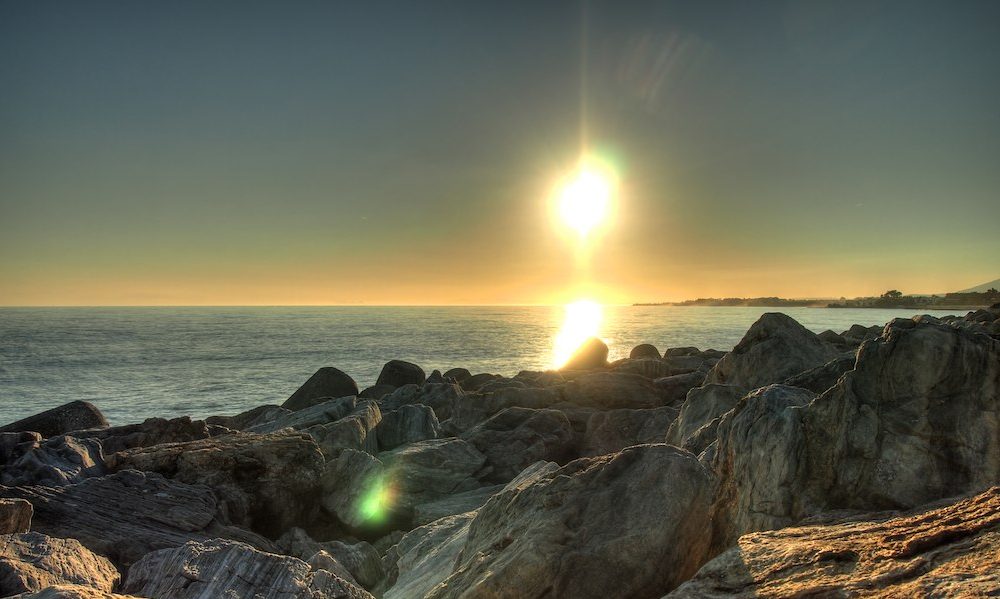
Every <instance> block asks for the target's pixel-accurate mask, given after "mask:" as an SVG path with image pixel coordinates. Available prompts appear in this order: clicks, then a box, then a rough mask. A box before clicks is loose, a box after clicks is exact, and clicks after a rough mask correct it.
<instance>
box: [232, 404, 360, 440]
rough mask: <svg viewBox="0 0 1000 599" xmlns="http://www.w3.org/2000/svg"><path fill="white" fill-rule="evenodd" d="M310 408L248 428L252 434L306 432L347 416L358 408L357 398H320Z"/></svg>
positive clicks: (288, 413)
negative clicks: (287, 430)
mask: <svg viewBox="0 0 1000 599" xmlns="http://www.w3.org/2000/svg"><path fill="white" fill-rule="evenodd" d="M316 401H318V402H319V403H314V404H312V405H310V406H308V407H303V408H300V409H298V410H296V411H294V412H291V411H285V412H284V413H283V414H281V415H280V416H278V417H277V418H272V419H269V420H268V421H266V422H262V423H260V424H255V425H253V426H249V427H246V429H247V431H248V432H251V433H273V432H275V431H280V430H281V429H283V428H293V429H295V430H304V429H307V428H309V427H310V426H315V425H317V424H329V423H331V422H336V421H337V420H340V419H341V418H343V417H345V416H347V415H348V414H350V413H351V412H353V411H354V410H355V409H357V407H358V402H357V398H356V397H354V396H353V395H348V396H346V397H337V398H328V397H327V398H319V399H317V400H316Z"/></svg>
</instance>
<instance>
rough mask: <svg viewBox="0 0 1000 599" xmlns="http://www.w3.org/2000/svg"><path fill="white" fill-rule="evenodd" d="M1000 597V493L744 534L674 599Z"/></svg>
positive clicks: (998, 489) (997, 490)
mask: <svg viewBox="0 0 1000 599" xmlns="http://www.w3.org/2000/svg"><path fill="white" fill-rule="evenodd" d="M998 592H1000V487H993V488H992V489H990V490H989V491H987V492H985V493H982V494H980V495H977V496H975V497H972V498H969V499H965V500H962V501H959V502H957V503H954V504H952V505H948V506H946V507H941V508H937V509H932V510H929V511H926V512H923V513H919V514H916V515H912V516H903V517H897V518H892V519H874V520H863V521H854V522H843V523H835V524H827V525H819V526H804V527H801V528H786V529H783V530H779V531H774V532H765V533H755V534H749V535H746V536H744V537H741V538H740V540H739V542H738V544H737V545H736V546H735V547H733V548H731V549H729V550H727V551H726V552H725V553H723V554H722V555H720V556H719V557H717V558H715V559H714V560H712V561H711V562H709V563H708V564H706V565H705V566H704V567H702V569H701V570H699V571H698V574H697V575H696V576H695V577H694V578H693V579H691V580H690V581H688V582H686V583H684V584H683V585H682V586H681V587H680V588H678V589H677V590H675V591H674V592H672V593H670V594H669V595H667V597H670V598H671V599H681V598H688V597H690V598H695V597H714V598H718V599H722V598H726V597H732V598H736V597H741V598H746V599H751V598H755V597H820V596H822V597H855V596H880V597H890V596H891V597H987V596H995V595H996V594H997V593H998Z"/></svg>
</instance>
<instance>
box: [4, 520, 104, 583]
mask: <svg viewBox="0 0 1000 599" xmlns="http://www.w3.org/2000/svg"><path fill="white" fill-rule="evenodd" d="M118 579H119V574H118V570H116V569H115V567H114V565H112V564H111V562H109V561H108V560H107V559H105V558H103V557H101V556H99V555H96V554H94V553H93V552H91V551H89V550H88V549H87V548H86V547H84V546H82V545H81V544H80V542H79V541H77V540H76V539H57V538H53V537H49V536H46V535H43V534H41V533H37V532H25V533H20V534H8V535H0V596H3V597H7V596H9V595H14V594H17V593H27V592H32V591H40V590H42V589H44V588H45V587H48V586H52V585H57V584H78V585H84V586H88V587H91V588H93V589H95V590H99V591H104V592H110V591H111V589H112V588H114V586H115V585H116V584H117V583H118Z"/></svg>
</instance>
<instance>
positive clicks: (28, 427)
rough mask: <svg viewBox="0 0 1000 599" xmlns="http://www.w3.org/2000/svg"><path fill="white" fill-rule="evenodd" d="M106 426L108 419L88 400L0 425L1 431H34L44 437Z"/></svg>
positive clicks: (67, 404) (72, 402)
mask: <svg viewBox="0 0 1000 599" xmlns="http://www.w3.org/2000/svg"><path fill="white" fill-rule="evenodd" d="M104 426H108V421H107V419H105V418H104V414H101V411H100V410H98V409H97V407H96V406H95V405H94V404H92V403H90V402H88V401H71V402H69V403H66V404H63V405H61V406H59V407H56V408H52V409H51V410H46V411H44V412H41V413H39V414H35V415H34V416H28V417H27V418H22V419H21V420H18V421H17V422H11V423H10V424H7V425H4V426H0V433H17V432H22V431H34V432H36V433H40V434H41V435H42V437H54V436H56V435H61V434H63V433H68V432H70V431H75V430H80V429H85V428H95V427H104Z"/></svg>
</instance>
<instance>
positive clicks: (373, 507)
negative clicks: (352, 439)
mask: <svg viewBox="0 0 1000 599" xmlns="http://www.w3.org/2000/svg"><path fill="white" fill-rule="evenodd" d="M320 484H321V493H320V502H321V503H322V506H323V509H325V510H326V511H327V513H329V514H331V515H333V516H334V517H336V518H337V520H339V521H340V522H341V523H342V524H343V525H344V526H346V527H347V528H349V529H351V530H355V531H358V530H365V529H380V528H381V527H382V526H383V525H384V524H385V523H386V521H388V520H389V519H390V516H391V513H390V511H389V510H390V507H391V506H390V505H389V497H388V491H387V480H386V476H385V472H384V468H383V464H382V462H381V461H380V460H378V459H376V458H375V457H373V456H371V455H370V454H368V453H365V452H363V451H357V450H353V449H345V450H343V451H341V452H340V454H339V455H337V457H336V458H334V459H331V460H329V461H328V462H327V463H326V467H325V469H324V470H323V476H322V479H321V483H320Z"/></svg>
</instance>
